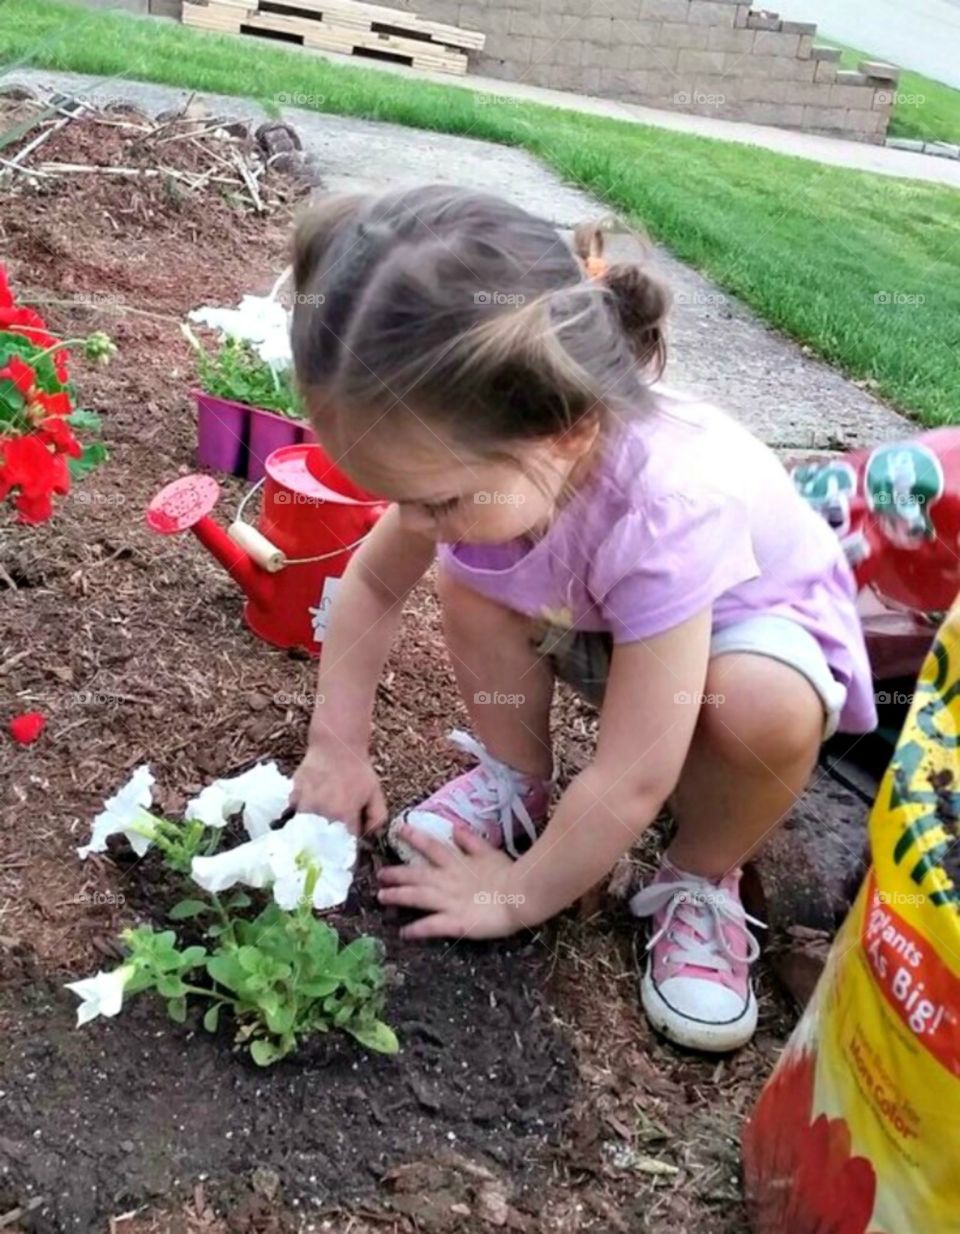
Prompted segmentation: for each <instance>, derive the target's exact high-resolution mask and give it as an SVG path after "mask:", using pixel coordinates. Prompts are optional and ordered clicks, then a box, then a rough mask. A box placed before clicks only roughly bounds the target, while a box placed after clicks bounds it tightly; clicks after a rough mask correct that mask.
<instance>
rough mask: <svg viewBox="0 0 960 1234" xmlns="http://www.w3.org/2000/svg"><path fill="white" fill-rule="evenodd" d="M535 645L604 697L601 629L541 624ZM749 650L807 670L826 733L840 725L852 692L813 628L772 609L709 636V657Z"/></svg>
mask: <svg viewBox="0 0 960 1234" xmlns="http://www.w3.org/2000/svg"><path fill="white" fill-rule="evenodd" d="M541 632H542V633H541V636H539V637H538V639H537V641H536V643H535V646H536V649H537V651H538V652H539V653H540V654H541V655H546V656H549V658H550V660H551V662H552V664H553V668H554V672H555V673H556V674H557V676H558V677H559V678H560V679H561V681H566V682H567V683H568V684H569V685H571V686H573V688H574V689H575V690H577V691H578V692H579V693H580V694H582V695H583V696H584V698H586V699H588V700H589V701H590V702H592V703H595V704H596V705H597V706H599V705H600V703H601V702H602V700H603V693H604V687H605V686H606V681H607V673H608V672H609V669H610V656H611V654H612V652H613V640H612V638H611V637H610V635H609V634H608V633H606V632H602V631H593V630H562V629H559V628H558V627H555V626H546V627H541ZM732 651H745V652H750V653H752V654H753V655H757V656H769V657H770V659H772V660H779V661H780V662H781V663H782V664H789V665H790V667H791V668H795V669H796V670H797V672H798V673H802V674H803V676H804V677H806V679H807V681H809V682H810V684H811V685H812V686H813V688H814V689H815V690H816V692H817V694H818V695H819V696H820V701H821V702H822V703H823V713H824V721H823V739H824V741H826V740H827V738H828V737H832V736H833V734H834V733H835V732H836V731H837V726H838V725H839V723H840V713H841V712H842V711H843V705H844V703H845V702H846V698H847V687H846V686H845V685H843V683H842V682H839V681H837V679H836V677H834V675H833V673H832V672H831V671H830V665H829V664H828V663H827V657H826V656H825V655H824V652H823V648H822V647H821V646H820V644H819V643H818V642H817V640H816V639H815V638H814V637H813V635H812V634H811V633H810V631H809V630H807V629H806V628H805V627H804V626H801V625H799V624H798V623H797V622H795V621H791V620H790V618H789V617H780V616H778V615H776V614H773V613H760V614H759V615H758V616H756V617H748V618H746V619H745V620H744V621H739V622H737V623H736V624H735V625H732V626H725V627H724V628H723V629H722V630H715V631H714V632H713V636H712V638H711V640H710V658H711V659H713V657H714V656H722V655H724V654H726V653H727V652H732Z"/></svg>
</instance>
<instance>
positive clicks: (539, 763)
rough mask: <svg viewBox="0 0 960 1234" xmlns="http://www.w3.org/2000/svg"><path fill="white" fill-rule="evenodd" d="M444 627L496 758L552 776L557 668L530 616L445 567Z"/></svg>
mask: <svg viewBox="0 0 960 1234" xmlns="http://www.w3.org/2000/svg"><path fill="white" fill-rule="evenodd" d="M438 590H439V593H440V599H441V601H442V604H443V627H444V634H445V636H446V641H447V648H448V650H449V652H450V657H451V659H452V661H453V669H454V673H455V674H456V678H457V685H458V686H459V688H460V694H461V695H462V697H463V701H464V703H465V704H466V707H467V711H468V712H469V713H470V722H471V725H472V726H473V730H474V732H475V733H476V734H477V736H478V737H479V738H480V740H481V741H482V742H483V744H484V745H485V746H486V748H487V750H488V751H489V752H490V754H492V755H493V757H494V758H497V759H500V760H501V761H502V762H504V763H507V764H508V765H509V766H511V767H514V768H516V769H517V770H518V771H522V772H525V773H526V774H527V775H531V776H540V777H543V778H544V779H549V778H550V776H551V775H552V773H553V751H552V747H551V744H550V702H551V699H552V698H553V669H552V667H551V664H550V661H549V658H548V657H546V656H541V655H539V654H538V653H537V651H536V650H535V648H534V645H533V641H532V634H533V625H532V623H531V621H530V619H529V618H527V617H524V616H523V615H522V614H520V613H514V612H512V611H511V610H510V609H507V608H504V607H503V606H502V605H499V604H495V603H494V602H493V601H492V600H488V599H486V598H485V597H484V596H481V595H478V594H477V593H476V592H475V591H471V590H470V589H469V588H468V587H464V586H463V585H462V584H460V583H457V582H455V581H454V580H453V579H451V578H450V577H449V576H448V575H446V574H444V573H443V572H442V571H441V572H440V575H439V578H438Z"/></svg>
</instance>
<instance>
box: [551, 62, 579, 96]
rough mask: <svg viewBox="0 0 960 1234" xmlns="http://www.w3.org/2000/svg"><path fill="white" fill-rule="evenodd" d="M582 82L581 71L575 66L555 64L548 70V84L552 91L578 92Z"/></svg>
mask: <svg viewBox="0 0 960 1234" xmlns="http://www.w3.org/2000/svg"><path fill="white" fill-rule="evenodd" d="M582 82H583V69H582V68H580V67H579V66H578V65H576V64H555V65H554V66H553V67H552V68H551V70H550V84H551V86H552V88H553V89H554V90H573V91H576V92H579V91H580V89H581V87H582Z"/></svg>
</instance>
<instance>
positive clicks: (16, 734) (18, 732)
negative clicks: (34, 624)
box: [0, 286, 47, 746]
mask: <svg viewBox="0 0 960 1234" xmlns="http://www.w3.org/2000/svg"><path fill="white" fill-rule="evenodd" d="M2 291H3V288H2V286H0V294H2ZM46 725H47V717H46V716H45V715H43V714H42V713H41V712H39V711H25V712H24V713H23V715H20V716H14V717H13V719H12V720H11V721H10V736H11V737H12V738H13V740H14V741H16V742H18V743H19V744H20V745H22V746H28V745H30V743H31V742H33V741H36V740H37V738H38V737H39V736H40V734H41V733H42V732H43V730H44V729H45V728H46Z"/></svg>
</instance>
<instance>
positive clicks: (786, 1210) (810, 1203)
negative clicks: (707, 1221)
mask: <svg viewBox="0 0 960 1234" xmlns="http://www.w3.org/2000/svg"><path fill="white" fill-rule="evenodd" d="M813 1082H814V1055H813V1054H811V1053H809V1052H807V1051H802V1052H801V1051H797V1052H795V1053H794V1054H793V1055H792V1056H789V1055H788V1056H785V1057H784V1058H783V1059H782V1060H781V1063H780V1065H779V1066H778V1068H777V1070H776V1071H775V1072H774V1074H773V1076H772V1078H771V1079H770V1081H769V1082H768V1083H767V1086H766V1087H765V1088H764V1090H763V1092H762V1093H761V1094H760V1099H759V1101H758V1102H757V1105H756V1108H755V1110H754V1112H753V1116H752V1117H751V1119H750V1121H749V1122H748V1123H747V1126H746V1128H745V1129H744V1133H743V1169H744V1181H745V1184H746V1191H747V1203H748V1205H749V1208H750V1214H751V1220H752V1225H753V1229H754V1230H755V1231H756V1234H868V1231H869V1227H870V1219H871V1217H872V1216H873V1208H874V1203H875V1199H876V1177H875V1175H874V1172H873V1166H872V1165H871V1164H870V1162H869V1161H868V1160H867V1159H866V1158H865V1157H851V1156H850V1131H849V1129H848V1127H847V1124H846V1121H845V1120H844V1119H842V1118H828V1117H827V1116H826V1114H821V1115H820V1116H819V1117H818V1118H817V1119H815V1120H814V1121H813V1122H811V1116H812V1113H813Z"/></svg>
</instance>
